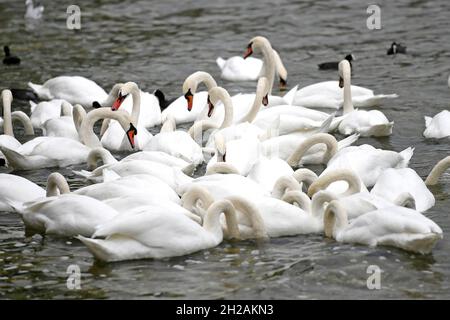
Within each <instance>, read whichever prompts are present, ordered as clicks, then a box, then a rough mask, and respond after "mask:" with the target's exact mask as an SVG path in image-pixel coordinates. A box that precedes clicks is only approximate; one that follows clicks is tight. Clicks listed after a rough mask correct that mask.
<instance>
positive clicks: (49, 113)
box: [30, 99, 72, 128]
mask: <svg viewBox="0 0 450 320" xmlns="http://www.w3.org/2000/svg"><path fill="white" fill-rule="evenodd" d="M63 103H67V102H66V101H65V100H62V99H53V100H50V101H42V102H39V103H38V104H36V103H34V102H33V101H30V107H31V116H30V119H31V123H32V124H33V127H34V128H42V126H43V124H44V123H45V122H46V121H47V120H49V119H54V118H59V117H60V115H61V114H63V115H70V114H71V113H72V110H71V109H72V106H71V105H70V104H68V106H66V107H65V109H66V110H67V111H63V109H64V108H63V107H62V105H63ZM67 112H68V114H65V113H67Z"/></svg>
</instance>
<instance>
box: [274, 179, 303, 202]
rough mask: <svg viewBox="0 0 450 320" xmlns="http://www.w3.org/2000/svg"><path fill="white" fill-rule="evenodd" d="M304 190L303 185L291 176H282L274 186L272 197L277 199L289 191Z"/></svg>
mask: <svg viewBox="0 0 450 320" xmlns="http://www.w3.org/2000/svg"><path fill="white" fill-rule="evenodd" d="M293 190H300V191H301V190H302V186H301V185H300V183H298V181H297V180H295V178H294V177H291V176H282V177H280V178H278V180H277V181H276V182H275V185H274V186H273V190H272V197H274V198H276V199H281V198H283V196H284V194H285V193H286V192H287V191H293Z"/></svg>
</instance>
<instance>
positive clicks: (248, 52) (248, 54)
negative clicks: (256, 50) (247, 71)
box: [244, 45, 253, 59]
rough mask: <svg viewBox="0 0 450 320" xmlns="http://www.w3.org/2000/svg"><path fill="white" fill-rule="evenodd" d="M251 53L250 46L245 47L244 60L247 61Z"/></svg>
mask: <svg viewBox="0 0 450 320" xmlns="http://www.w3.org/2000/svg"><path fill="white" fill-rule="evenodd" d="M252 53H253V49H252V46H251V45H249V46H248V47H247V50H245V54H244V59H247V58H248V57H249V56H251V55H252Z"/></svg>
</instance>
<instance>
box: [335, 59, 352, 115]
mask: <svg viewBox="0 0 450 320" xmlns="http://www.w3.org/2000/svg"><path fill="white" fill-rule="evenodd" d="M339 67H340V69H341V70H339V71H340V73H342V75H341V76H342V78H343V80H344V107H343V110H344V111H343V112H344V114H347V113H349V112H352V111H354V110H355V109H354V107H353V102H352V84H351V67H350V63H349V62H348V61H347V60H342V61H341V62H340V63H339Z"/></svg>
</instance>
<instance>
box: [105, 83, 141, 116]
mask: <svg viewBox="0 0 450 320" xmlns="http://www.w3.org/2000/svg"><path fill="white" fill-rule="evenodd" d="M113 89H114V88H113ZM133 92H139V87H138V85H137V84H136V83H135V82H127V83H124V84H122V85H121V86H120V87H119V88H118V90H117V95H116V96H117V99H116V101H114V103H113V105H112V106H111V109H112V110H113V111H116V110H118V109H119V108H120V106H121V105H122V102H123V101H124V100H125V99H126V98H127V97H128V95H129V94H130V93H131V94H132V93H133Z"/></svg>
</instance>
